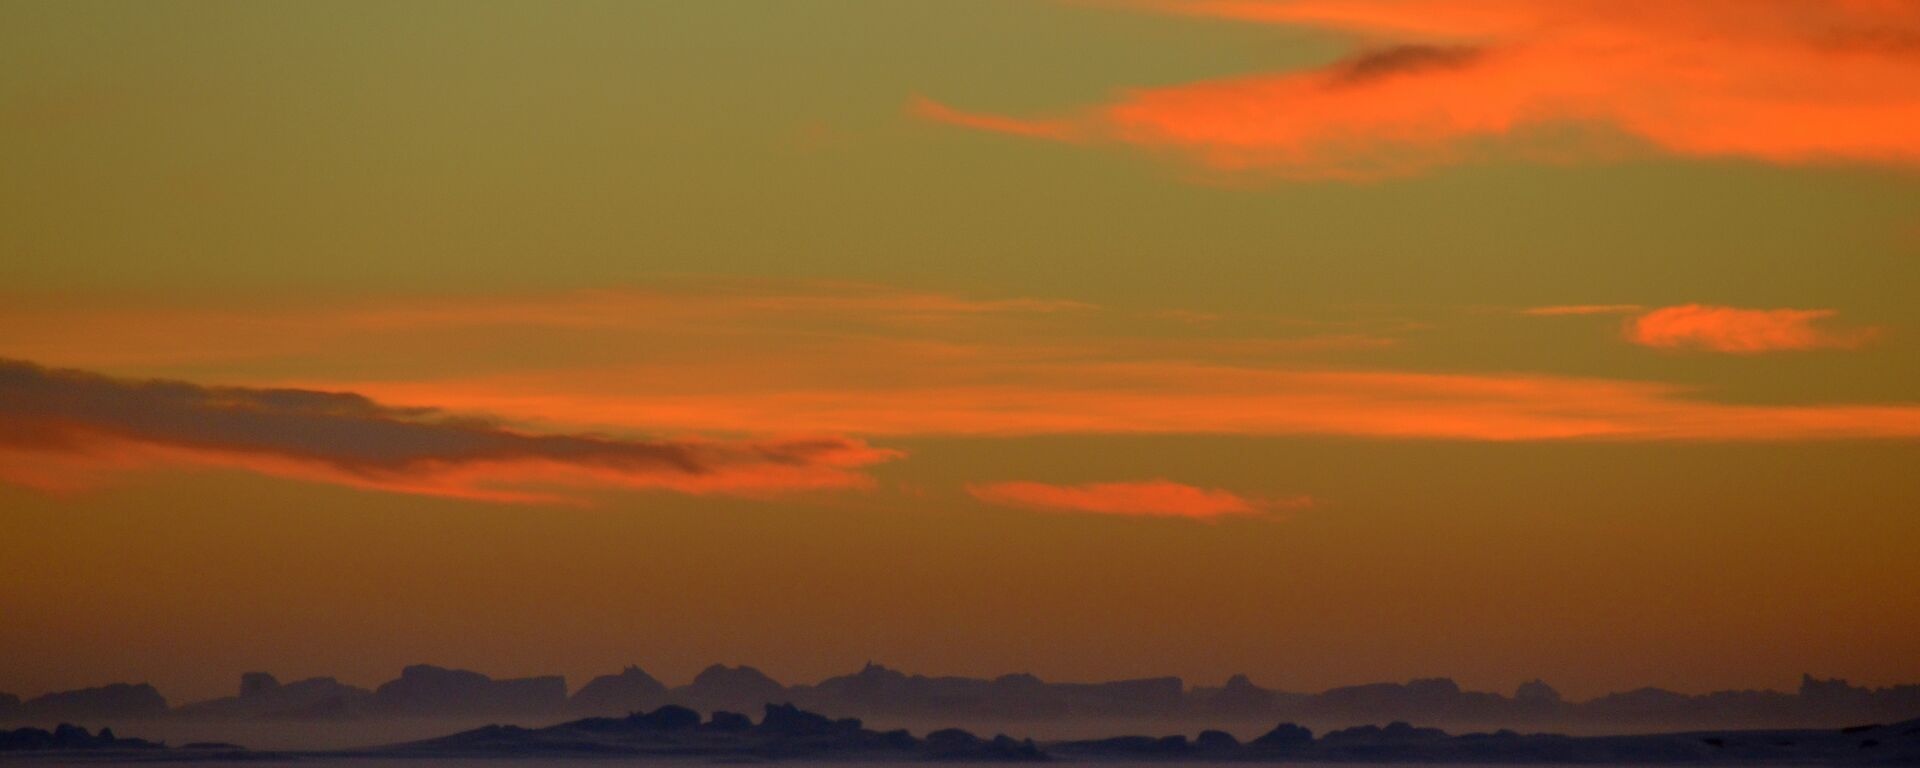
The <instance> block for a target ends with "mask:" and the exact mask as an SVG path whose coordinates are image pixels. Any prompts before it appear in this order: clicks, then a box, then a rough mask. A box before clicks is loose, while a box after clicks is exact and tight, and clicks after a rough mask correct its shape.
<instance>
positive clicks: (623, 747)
mask: <svg viewBox="0 0 1920 768" xmlns="http://www.w3.org/2000/svg"><path fill="white" fill-rule="evenodd" d="M764 712H765V714H764V715H763V716H762V717H761V720H760V722H759V723H758V724H754V723H752V722H751V721H748V720H746V718H745V717H744V716H743V715H739V714H735V713H728V712H720V713H716V714H715V716H714V717H713V718H712V719H710V720H707V721H705V722H702V721H701V720H700V716H699V715H698V714H697V713H695V712H693V711H692V710H690V709H686V708H684V707H678V706H673V705H668V706H665V707H661V708H659V709H656V710H654V711H652V712H647V713H635V714H632V715H629V716H627V717H622V718H612V717H594V718H587V719H584V720H575V721H573V722H568V723H561V724H559V725H554V726H550V727H546V728H519V727H515V726H509V725H490V726H487V727H485V728H479V729H475V730H471V731H465V732H462V733H456V734H453V735H451V736H445V737H441V738H438V739H429V740H426V741H419V742H412V743H409V744H402V745H398V746H394V747H389V748H386V749H381V750H371V751H367V752H365V753H364V754H369V755H373V756H392V757H397V756H408V757H500V756H521V757H525V756H546V757H565V756H595V757H614V756H620V757H666V758H673V759H689V758H696V759H729V760H731V759H779V758H805V759H848V760H920V759H966V760H1039V759H1043V758H1044V755H1043V754H1042V753H1041V751H1040V749H1039V747H1037V746H1036V745H1034V744H1033V743H1032V742H1016V741H1013V740H1012V739H1008V738H1006V737H997V738H995V739H993V740H983V739H979V738H977V737H974V736H973V735H971V734H967V733H966V732H964V731H942V732H939V733H937V734H930V735H929V736H928V738H927V739H925V740H921V739H916V738H914V737H913V735H912V734H910V733H908V732H906V731H886V732H880V731H874V730H870V729H867V728H865V727H863V726H862V724H861V722H860V721H859V720H855V719H852V718H838V719H836V718H830V717H827V716H825V715H821V714H818V713H814V712H808V711H806V710H802V709H800V708H798V707H795V706H793V705H791V704H768V705H766V706H765V707H764ZM743 721H745V722H743Z"/></svg>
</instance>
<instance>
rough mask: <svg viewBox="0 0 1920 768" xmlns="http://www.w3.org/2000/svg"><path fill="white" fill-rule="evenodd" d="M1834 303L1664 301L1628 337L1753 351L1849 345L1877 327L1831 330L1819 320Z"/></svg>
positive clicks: (1672, 345)
mask: <svg viewBox="0 0 1920 768" xmlns="http://www.w3.org/2000/svg"><path fill="white" fill-rule="evenodd" d="M1835 314H1836V313H1835V312H1834V311H1833V310H1831V309H1739V308H1736V307H1715V306H1704V305H1700V304H1686V305H1682V306H1677V307H1664V308H1661V309H1656V310H1654V311H1652V312H1648V313H1646V314H1644V315H1641V316H1640V317H1638V318H1635V319H1634V321H1633V322H1632V323H1631V324H1630V325H1629V326H1628V327H1627V339H1628V340H1630V341H1632V342H1633V343H1635V344H1640V345H1643V346H1648V347H1659V348H1662V349H1679V348H1698V349H1709V350H1713V351H1716V352H1732V353H1736V354H1752V353H1757V352H1777V351H1782V350H1805V349H1822V348H1839V349H1847V348H1852V347H1857V346H1860V345H1861V344H1863V343H1866V341H1867V340H1868V339H1870V338H1872V337H1873V335H1874V333H1875V331H1874V330H1873V329H1870V328H1868V329H1855V330H1833V329H1828V328H1823V327H1820V326H1819V325H1817V324H1816V323H1818V322H1819V321H1821V320H1824V319H1826V318H1829V317H1833V316H1834V315H1835Z"/></svg>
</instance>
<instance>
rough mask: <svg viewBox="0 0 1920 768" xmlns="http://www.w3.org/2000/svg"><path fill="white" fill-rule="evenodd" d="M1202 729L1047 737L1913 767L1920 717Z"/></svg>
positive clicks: (1211, 755) (1512, 757)
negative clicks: (1616, 728) (1673, 728)
mask: <svg viewBox="0 0 1920 768" xmlns="http://www.w3.org/2000/svg"><path fill="white" fill-rule="evenodd" d="M1230 738H1231V737H1227V738H1220V737H1219V736H1211V737H1208V736H1204V735H1203V738H1200V739H1195V740H1193V741H1191V742H1189V741H1187V740H1186V739H1185V738H1184V737H1181V736H1161V737H1153V736H1122V737H1115V738H1107V739H1092V740H1084V741H1069V742H1061V743H1058V744H1049V745H1046V747H1045V749H1046V752H1047V753H1048V754H1050V755H1053V756H1056V757H1065V758H1087V759H1103V760H1163V761H1179V762H1202V761H1222V762H1245V761H1272V762H1287V763H1296V762H1297V763H1314V762H1324V763H1375V764H1378V763H1455V764H1492V763H1500V764H1522V763H1530V764H1568V763H1577V764H1614V765H1631V764H1647V763H1661V764H1667V763H1684V764H1702V763H1705V764H1715V765H1914V764H1920V720H1908V721H1905V722H1901V723H1895V724H1892V725H1870V726H1862V727H1856V728H1838V729H1821V730H1737V731H1702V732H1691V733H1660V734H1649V735H1635V736H1590V737H1574V736H1563V735H1559V734H1546V733H1542V734H1527V735H1522V734H1520V733H1516V732H1514V731H1505V730H1503V731H1499V732H1496V733H1469V734H1465V735H1459V736H1455V735H1451V734H1448V733H1446V732H1445V731H1441V730H1439V729H1435V728H1419V727H1415V726H1412V725H1409V724H1407V723H1404V722H1395V723H1391V724H1389V725H1386V726H1384V727H1383V726H1375V725H1365V726H1358V727H1354V728H1345V729H1341V730H1337V731H1333V732H1330V733H1328V734H1326V735H1325V736H1322V737H1320V738H1319V739H1317V740H1316V739H1314V738H1312V736H1311V735H1310V734H1307V733H1306V732H1305V730H1304V729H1301V728H1299V727H1298V726H1294V725H1292V724H1282V725H1281V726H1280V727H1278V728H1275V729H1274V730H1273V731H1272V732H1271V733H1269V734H1268V735H1267V736H1263V737H1261V738H1260V739H1256V740H1254V741H1253V742H1250V743H1248V744H1246V745H1244V746H1240V745H1235V744H1234V743H1232V742H1231V741H1229V740H1228V739H1230Z"/></svg>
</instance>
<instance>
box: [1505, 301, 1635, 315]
mask: <svg viewBox="0 0 1920 768" xmlns="http://www.w3.org/2000/svg"><path fill="white" fill-rule="evenodd" d="M1643 309H1645V307H1642V306H1640V305H1639V304H1561V305H1555V306H1548V307H1527V308H1526V309H1522V310H1520V314H1523V315H1532V316H1535V317H1561V316H1566V315H1626V314H1632V313H1634V312H1639V311H1641V310H1643Z"/></svg>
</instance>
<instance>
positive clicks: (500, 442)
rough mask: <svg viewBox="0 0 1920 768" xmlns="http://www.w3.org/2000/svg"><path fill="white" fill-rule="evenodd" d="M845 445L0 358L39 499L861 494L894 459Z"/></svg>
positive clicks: (26, 469) (29, 480)
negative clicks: (144, 477)
mask: <svg viewBox="0 0 1920 768" xmlns="http://www.w3.org/2000/svg"><path fill="white" fill-rule="evenodd" d="M898 455H899V454H898V453H897V452H894V451H888V450H884V449H878V448H873V447H871V446H868V445H867V444H865V443H864V442H861V441H858V440H851V439H845V438H818V439H789V440H755V441H732V442H723V441H712V440H696V439H683V440H666V441H643V440H627V439H619V438H612V437H603V436H597V435H585V434H560V435H551V434H530V433H525V432H519V431H514V430H509V429H506V428H504V427H500V426H498V425H495V424H492V423H488V422H482V421H477V420H474V419H471V418H454V417H450V416H447V415H445V414H442V413H440V412H439V411H437V410H434V409H430V408H419V407H393V406H387V405H381V404H378V403H375V402H374V401H372V400H369V399H367V398H365V397H362V396H360V395H355V394H349V393H341V392H318V391H311V390H298V389H256V388H242V387H204V386H199V385H195V384H188V383H185V382H175V381H133V380H126V379H114V378H109V377H105V376H98V375H94V374H88V373H83V372H80V371H71V370H49V369H46V368H41V367H39V366H35V365H31V364H27V363H21V362H16V361H6V360H0V457H4V459H5V461H0V481H4V482H9V483H13V484H18V485H25V486H29V487H34V488H39V489H42V490H48V491H71V490H76V489H81V488H86V487H91V486H92V485H96V484H98V483H99V482H101V481H102V480H104V479H105V478H106V477H108V476H110V475H113V474H117V473H119V472H123V471H127V470H137V469H144V468H153V467H214V468H232V469H243V470H247V471H253V472H258V473H260V474H266V475H272V476H277V477H287V478H294V479H301V480H310V481H316V482H326V483H334V484H339V485H347V486H352V487H357V488H367V489H374V490H383V491H394V492H400V493H415V494H423V495H430V496H446V497H454V498H465V499H475V500H483V501H497V502H545V503H553V502H578V501H580V498H579V497H578V495H577V494H576V493H571V492H569V490H581V489H605V488H629V489H633V488H654V489H665V490H672V491H678V492H682V493H700V494H704V493H727V494H736V495H755V494H764V493H772V492H778V491H792V490H809V489H826V488H853V487H864V486H866V485H869V484H870V483H871V478H869V477H868V476H867V475H865V474H863V473H861V472H859V471H857V470H858V468H860V467H864V466H867V465H871V464H875V463H879V462H883V461H887V460H890V459H892V458H895V457H897V456H898Z"/></svg>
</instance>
